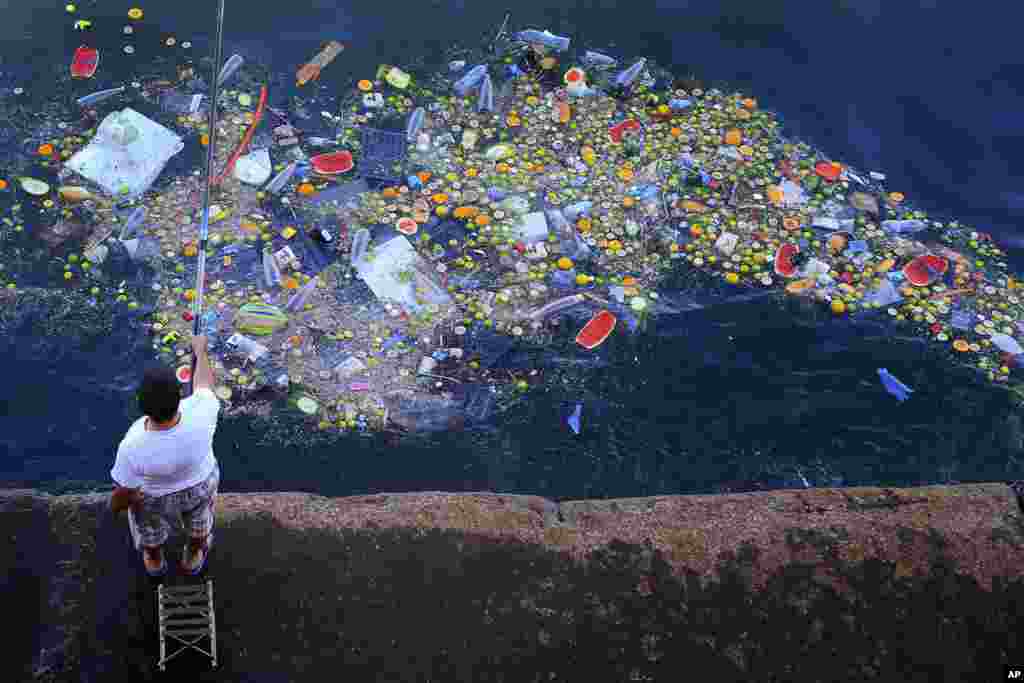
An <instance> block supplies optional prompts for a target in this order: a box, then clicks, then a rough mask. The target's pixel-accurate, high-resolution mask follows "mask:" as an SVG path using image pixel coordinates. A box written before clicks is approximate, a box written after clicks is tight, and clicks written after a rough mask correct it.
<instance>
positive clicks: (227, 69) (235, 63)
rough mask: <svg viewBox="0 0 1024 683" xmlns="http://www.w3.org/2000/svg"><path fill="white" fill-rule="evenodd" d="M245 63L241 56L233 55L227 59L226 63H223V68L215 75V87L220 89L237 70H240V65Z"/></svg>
mask: <svg viewBox="0 0 1024 683" xmlns="http://www.w3.org/2000/svg"><path fill="white" fill-rule="evenodd" d="M244 63H245V59H244V58H243V57H242V55H239V54H234V55H231V57H229V58H228V61H226V62H224V67H223V68H222V69H221V70H220V73H219V74H218V75H217V86H218V87H220V86H222V85H224V83H226V82H227V80H228V79H229V78H231V77H232V76H234V75H235V72H237V71H238V70H239V69H241V68H242V64H244Z"/></svg>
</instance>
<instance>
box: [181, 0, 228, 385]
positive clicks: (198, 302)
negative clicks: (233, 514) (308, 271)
mask: <svg viewBox="0 0 1024 683" xmlns="http://www.w3.org/2000/svg"><path fill="white" fill-rule="evenodd" d="M224 2H225V0H218V7H217V40H216V43H215V44H214V48H213V50H214V51H213V80H212V81H210V117H209V121H208V125H209V129H210V132H209V138H210V142H209V144H208V145H207V147H206V173H205V174H204V176H203V219H202V222H201V223H200V225H199V254H198V256H199V265H198V268H197V270H196V297H195V300H194V301H193V311H192V315H193V318H192V336H198V335H199V328H200V324H201V320H202V316H203V285H204V281H205V280H206V243H207V240H208V239H209V236H210V182H211V181H212V179H213V150H214V148H215V147H216V139H217V95H218V92H217V91H218V90H219V84H218V82H217V81H219V80H220V79H219V77H218V72H219V70H220V67H221V61H222V60H223V52H224ZM196 360H197V359H196V354H195V351H193V352H192V372H191V374H190V375H189V380H188V391H187V393H188V394H189V395H191V394H192V382H193V380H194V378H195V373H196Z"/></svg>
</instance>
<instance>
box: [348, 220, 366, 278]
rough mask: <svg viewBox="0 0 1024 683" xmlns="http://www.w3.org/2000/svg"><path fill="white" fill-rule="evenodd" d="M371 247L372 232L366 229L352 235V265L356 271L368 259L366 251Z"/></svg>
mask: <svg viewBox="0 0 1024 683" xmlns="http://www.w3.org/2000/svg"><path fill="white" fill-rule="evenodd" d="M369 246H370V231H369V230H367V229H366V228H362V229H360V230H357V231H356V233H355V234H354V235H352V255H351V264H352V267H353V268H355V269H356V270H358V269H359V268H360V267H361V266H362V264H363V260H364V259H365V258H366V250H367V248H368V247H369Z"/></svg>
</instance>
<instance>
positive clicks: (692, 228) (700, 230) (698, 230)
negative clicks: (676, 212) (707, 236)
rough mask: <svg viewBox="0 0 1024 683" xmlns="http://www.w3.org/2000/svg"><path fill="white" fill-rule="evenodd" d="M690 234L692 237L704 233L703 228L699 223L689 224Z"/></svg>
mask: <svg viewBox="0 0 1024 683" xmlns="http://www.w3.org/2000/svg"><path fill="white" fill-rule="evenodd" d="M690 234H691V235H693V236H694V237H700V236H701V235H703V234H704V229H703V228H701V227H700V226H699V225H691V226H690Z"/></svg>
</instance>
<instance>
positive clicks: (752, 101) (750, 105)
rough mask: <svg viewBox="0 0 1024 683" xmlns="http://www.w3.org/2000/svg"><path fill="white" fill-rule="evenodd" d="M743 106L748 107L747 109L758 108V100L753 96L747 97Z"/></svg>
mask: <svg viewBox="0 0 1024 683" xmlns="http://www.w3.org/2000/svg"><path fill="white" fill-rule="evenodd" d="M743 106H744V107H746V108H747V109H757V100H755V99H754V98H752V97H748V98H747V99H745V100H743Z"/></svg>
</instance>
